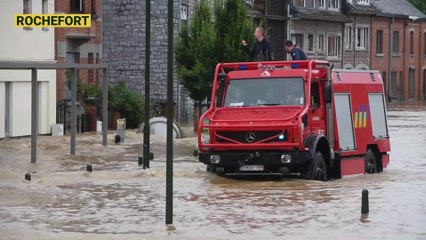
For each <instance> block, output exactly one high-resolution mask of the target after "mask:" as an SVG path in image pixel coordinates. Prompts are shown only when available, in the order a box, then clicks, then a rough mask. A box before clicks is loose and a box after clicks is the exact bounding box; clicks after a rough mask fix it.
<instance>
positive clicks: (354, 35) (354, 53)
mask: <svg viewBox="0 0 426 240" xmlns="http://www.w3.org/2000/svg"><path fill="white" fill-rule="evenodd" d="M356 19H357V18H356V15H354V23H355V25H354V26H353V30H352V39H355V41H352V45H353V46H352V50H353V56H354V59H353V60H354V62H353V66H354V68H355V67H356V41H357V38H356V27H357V24H356Z"/></svg>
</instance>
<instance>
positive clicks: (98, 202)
mask: <svg viewBox="0 0 426 240" xmlns="http://www.w3.org/2000/svg"><path fill="white" fill-rule="evenodd" d="M388 115H389V131H390V135H391V146H392V153H391V163H390V165H389V167H388V168H387V169H386V171H385V172H383V173H380V174H373V175H358V176H350V177H344V178H343V179H340V180H334V181H329V182H316V181H305V180H299V179H294V178H291V179H290V178H285V179H250V180H247V179H246V180H245V179H231V178H223V177H220V176H216V175H214V174H212V173H209V172H206V171H205V166H204V165H202V164H201V163H199V162H198V161H197V159H196V158H195V157H193V156H192V150H193V148H194V147H195V145H196V139H195V138H186V139H179V140H177V141H176V142H175V145H174V146H175V147H174V149H175V157H174V228H175V229H174V230H170V229H169V230H167V227H166V226H165V224H164V222H165V174H166V173H165V156H166V152H165V144H164V139H161V138H158V137H154V136H153V137H152V151H153V152H154V154H155V160H154V161H152V162H151V168H150V169H149V170H143V169H141V168H140V167H138V166H137V156H138V154H139V153H140V152H141V142H142V135H140V134H136V133H134V132H132V131H128V132H127V135H128V136H127V140H128V141H127V142H126V143H124V144H123V145H114V144H110V145H109V146H108V147H106V148H105V147H103V146H102V145H101V136H98V135H95V134H83V135H79V136H78V137H77V155H76V156H70V155H69V137H49V136H41V137H39V145H38V163H37V164H30V163H29V162H30V160H29V156H30V139H29V138H20V139H6V140H0V239H30V238H31V239H57V238H61V239H283V238H291V239H307V238H315V239H330V238H331V239H426V201H425V199H426V147H425V146H426V107H425V106H423V105H420V106H417V107H414V108H413V107H411V108H407V107H404V106H391V107H390V110H389V112H388ZM109 139H110V140H111V141H110V143H111V142H112V139H113V134H112V133H111V134H110V135H109ZM87 163H91V164H92V165H93V172H92V173H88V172H86V171H85V169H86V164H87ZM28 171H30V172H31V173H32V181H31V182H26V181H24V175H25V173H26V172H28ZM364 188H366V189H368V190H369V192H370V213H369V214H368V215H367V216H361V214H360V210H361V209H360V207H361V191H362V189H364Z"/></svg>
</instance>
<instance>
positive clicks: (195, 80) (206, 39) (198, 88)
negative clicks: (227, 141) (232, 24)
mask: <svg viewBox="0 0 426 240" xmlns="http://www.w3.org/2000/svg"><path fill="white" fill-rule="evenodd" d="M212 20H213V16H212V11H211V8H210V6H209V4H208V1H207V0H200V1H199V2H198V3H197V5H196V6H195V10H194V15H193V17H192V19H191V21H190V23H189V27H188V26H186V25H183V26H182V30H181V32H180V34H179V40H178V43H177V46H176V62H177V73H178V76H179V78H180V80H181V84H182V85H183V86H184V87H185V88H186V89H187V90H188V92H189V95H190V97H191V98H192V99H193V100H195V101H203V100H204V99H205V98H206V97H207V95H208V92H209V91H208V89H209V87H208V85H209V83H210V82H211V81H212V79H213V74H214V67H215V64H216V62H217V60H216V57H215V51H216V50H215V49H214V42H215V38H216V33H215V30H214V26H213V23H212Z"/></svg>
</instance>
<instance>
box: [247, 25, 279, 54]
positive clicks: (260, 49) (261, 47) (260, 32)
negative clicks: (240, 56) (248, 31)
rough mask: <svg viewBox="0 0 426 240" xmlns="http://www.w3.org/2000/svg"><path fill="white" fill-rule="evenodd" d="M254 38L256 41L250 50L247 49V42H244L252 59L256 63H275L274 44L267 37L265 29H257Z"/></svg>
mask: <svg viewBox="0 0 426 240" xmlns="http://www.w3.org/2000/svg"><path fill="white" fill-rule="evenodd" d="M254 38H255V39H256V40H255V42H254V43H253V45H252V46H251V48H250V49H249V48H248V47H247V42H246V40H243V41H242V44H243V45H244V46H245V47H246V50H247V53H248V54H249V55H250V57H251V58H253V59H254V60H255V61H273V60H274V57H273V53H272V44H271V42H270V41H269V39H267V38H266V37H265V29H263V28H262V27H258V28H256V30H255V31H254Z"/></svg>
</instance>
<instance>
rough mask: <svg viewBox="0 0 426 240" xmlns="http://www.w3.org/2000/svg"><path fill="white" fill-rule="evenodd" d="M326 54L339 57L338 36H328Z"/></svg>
mask: <svg viewBox="0 0 426 240" xmlns="http://www.w3.org/2000/svg"><path fill="white" fill-rule="evenodd" d="M327 56H328V57H330V58H339V56H340V37H339V36H328V45H327Z"/></svg>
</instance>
